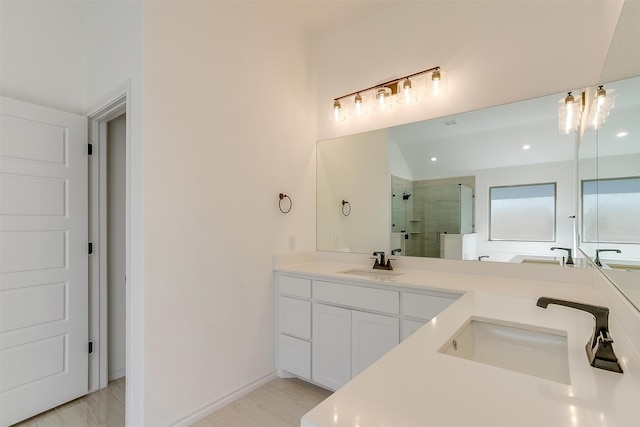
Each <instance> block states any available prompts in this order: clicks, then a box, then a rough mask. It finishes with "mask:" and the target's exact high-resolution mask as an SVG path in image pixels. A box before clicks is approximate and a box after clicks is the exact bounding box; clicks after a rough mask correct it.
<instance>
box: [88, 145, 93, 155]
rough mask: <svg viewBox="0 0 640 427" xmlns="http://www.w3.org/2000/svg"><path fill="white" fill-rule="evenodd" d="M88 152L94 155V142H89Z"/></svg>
mask: <svg viewBox="0 0 640 427" xmlns="http://www.w3.org/2000/svg"><path fill="white" fill-rule="evenodd" d="M88 153H89V155H90V156H93V144H91V143H89V148H88Z"/></svg>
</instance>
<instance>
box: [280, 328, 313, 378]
mask: <svg viewBox="0 0 640 427" xmlns="http://www.w3.org/2000/svg"><path fill="white" fill-rule="evenodd" d="M278 368H280V369H282V370H285V371H287V372H290V373H292V374H294V375H297V376H299V377H301V378H305V379H311V343H310V342H309V341H304V340H301V339H298V338H292V337H289V336H287V335H278Z"/></svg>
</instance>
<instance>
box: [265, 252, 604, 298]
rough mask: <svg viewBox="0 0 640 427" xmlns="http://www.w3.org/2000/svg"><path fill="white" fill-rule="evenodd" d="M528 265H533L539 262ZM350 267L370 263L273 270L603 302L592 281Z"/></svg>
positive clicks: (459, 290) (371, 282) (316, 264)
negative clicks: (384, 272) (380, 275)
mask: <svg viewBox="0 0 640 427" xmlns="http://www.w3.org/2000/svg"><path fill="white" fill-rule="evenodd" d="M524 267H527V266H524ZM528 267H533V268H535V267H540V266H528ZM545 267H546V268H550V269H551V271H553V269H555V268H558V269H563V268H567V267H559V266H543V267H541V268H545ZM351 269H363V270H367V269H371V266H363V265H358V264H344V263H337V262H308V263H301V264H295V265H287V266H282V267H278V268H276V269H275V270H276V271H280V272H289V273H294V274H299V275H310V276H315V277H318V276H319V277H325V278H327V279H339V280H341V281H344V280H346V281H350V282H353V283H365V284H368V285H376V284H377V285H385V286H404V287H413V288H419V289H433V290H439V291H448V292H456V293H464V292H468V291H477V290H480V291H488V292H493V293H498V294H506V295H515V296H524V297H531V298H537V297H539V296H542V295H545V296H550V297H554V298H576V295H578V296H579V298H580V300H581V302H585V303H587V304H602V299H601V297H600V295H599V294H598V292H597V291H596V289H595V286H594V285H593V283H581V284H567V283H555V282H553V281H534V280H524V279H513V278H505V277H493V276H486V275H482V276H481V275H470V274H455V273H443V272H434V271H428V270H414V269H401V268H397V269H394V270H393V272H394V273H400V274H399V275H397V276H390V277H385V278H384V279H376V278H370V277H363V276H357V275H353V274H344V273H341V272H343V271H347V270H351Z"/></svg>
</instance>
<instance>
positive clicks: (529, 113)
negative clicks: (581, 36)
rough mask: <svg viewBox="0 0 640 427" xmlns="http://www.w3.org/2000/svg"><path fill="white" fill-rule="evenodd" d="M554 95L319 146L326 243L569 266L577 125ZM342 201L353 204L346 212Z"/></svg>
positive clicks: (322, 242)
mask: <svg viewBox="0 0 640 427" xmlns="http://www.w3.org/2000/svg"><path fill="white" fill-rule="evenodd" d="M562 97H563V94H555V95H551V96H545V97H541V98H536V99H531V100H527V101H522V102H517V103H513V104H508V105H502V106H498V107H492V108H486V109H483V110H478V111H472V112H466V113H461V114H456V115H452V116H448V117H442V118H438V119H433V120H427V121H423V122H417V123H411V124H406V125H402V126H397V127H392V128H389V129H383V130H379V131H373V132H367V133H363V134H358V135H352V136H348V137H343V138H338V139H333V140H328V141H321V142H319V143H318V146H317V150H318V153H317V154H318V157H317V159H318V191H317V194H318V240H317V242H318V250H322V251H344V252H357V253H371V252H373V251H377V250H383V251H387V252H391V251H394V252H395V253H396V255H397V256H402V255H404V256H419V257H431V258H448V259H460V260H463V259H464V260H478V259H481V260H483V261H500V262H531V263H548V264H560V263H562V259H563V258H564V259H565V261H566V260H567V259H568V255H569V253H568V251H565V250H561V249H554V250H552V249H551V248H555V247H560V248H573V247H574V237H573V236H574V227H575V221H576V220H575V207H574V195H573V194H574V189H575V175H574V170H575V169H574V166H575V161H574V159H575V152H576V144H577V137H576V135H575V133H573V134H567V135H561V134H560V133H559V132H558V116H557V103H558V100H559V99H561V98H562ZM343 201H347V202H348V203H349V207H350V212H349V215H346V214H345V212H343V209H342V207H343V204H342V203H343Z"/></svg>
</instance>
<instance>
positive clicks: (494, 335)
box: [438, 317, 571, 384]
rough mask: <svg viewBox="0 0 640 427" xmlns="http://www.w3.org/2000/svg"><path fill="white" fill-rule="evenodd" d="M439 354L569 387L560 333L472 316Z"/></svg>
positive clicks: (567, 363)
mask: <svg viewBox="0 0 640 427" xmlns="http://www.w3.org/2000/svg"><path fill="white" fill-rule="evenodd" d="M438 352H440V353H443V354H447V355H450V356H455V357H460V358H463V359H467V360H472V361H475V362H479V363H483V364H485V365H491V366H495V367H498V368H502V369H507V370H510V371H515V372H520V373H522V374H527V375H533V376H536V377H539V378H544V379H547V380H551V381H556V382H559V383H563V384H571V380H570V377H569V358H568V349H567V337H566V334H564V333H563V332H562V331H553V332H549V331H541V330H536V329H535V327H534V326H528V325H521V324H515V323H514V324H511V323H506V322H502V321H498V320H491V319H482V318H473V317H472V318H470V319H469V320H468V321H467V322H466V323H465V324H464V325H463V326H462V328H460V329H459V330H458V331H457V332H456V333H455V334H454V335H453V336H452V337H451V338H450V339H449V340H448V341H447V342H446V343H445V344H444V345H443V346H442V348H440V350H438Z"/></svg>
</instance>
